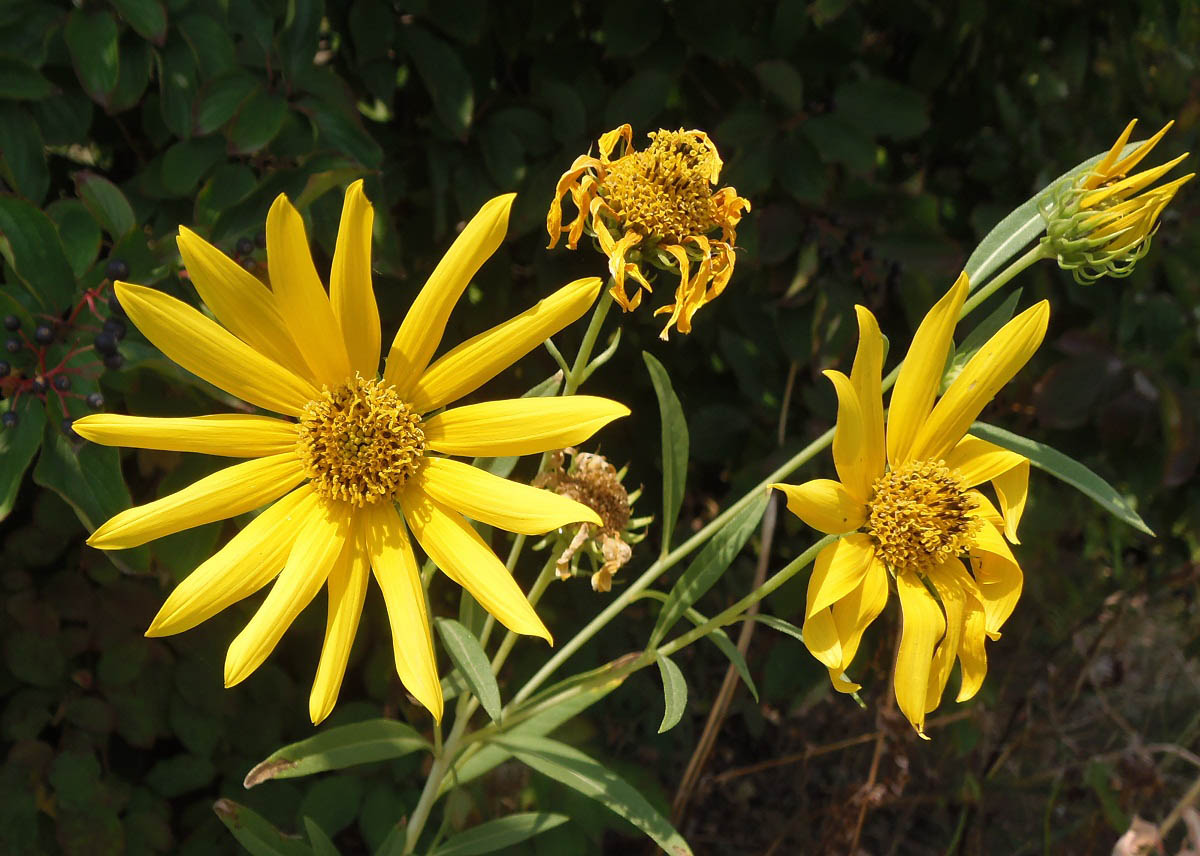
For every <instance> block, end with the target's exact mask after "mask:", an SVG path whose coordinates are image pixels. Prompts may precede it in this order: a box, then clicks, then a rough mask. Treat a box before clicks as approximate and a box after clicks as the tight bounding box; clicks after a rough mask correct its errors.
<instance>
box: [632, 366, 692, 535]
mask: <svg viewBox="0 0 1200 856" xmlns="http://www.w3.org/2000/svg"><path fill="white" fill-rule="evenodd" d="M642 359H644V360H645V361H646V368H647V369H649V370H650V381H651V383H653V384H654V394H655V395H656V396H658V412H659V416H660V418H661V420H662V468H663V519H662V527H661V531H662V551H663V553H666V552H667V550H668V549H670V546H671V533H672V532H673V531H674V529H675V520H676V519H677V518H678V517H679V506H680V505H682V504H683V486H684V483H685V481H686V480H687V461H688V428H687V420H686V419H685V418H684V416H683V408H682V407H681V406H680V405H679V398H678V397H677V396H676V395H675V390H674V389H672V388H671V378H670V377H669V376H668V375H667V370H666V369H665V368H663V364H662V363H660V362H659V361H658V360H657V359H655V358H654V357H653V356H651V355H650V354H649V353H648V352H646V351H643V352H642Z"/></svg>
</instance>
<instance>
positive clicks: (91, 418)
mask: <svg viewBox="0 0 1200 856" xmlns="http://www.w3.org/2000/svg"><path fill="white" fill-rule="evenodd" d="M71 427H72V428H74V429H75V431H76V433H78V434H79V435H80V436H81V437H84V438H86V439H88V440H91V441H92V442H93V443H99V444H100V445H102V446H129V447H131V448H134V449H161V450H163V451H166V452H200V453H201V454H205V455H224V456H226V457H230V458H260V457H264V456H266V455H279V454H282V453H284V452H290V451H292V450H293V449H295V448H296V424H295V423H294V422H285V421H284V420H282V419H273V418H271V417H270V416H247V415H243V414H237V413H218V414H212V415H209V416H186V417H181V418H156V417H150V416H123V415H121V414H119V413H91V414H89V415H87V416H84V417H83V418H81V419H76V420H75V421H74V422H73V423H71Z"/></svg>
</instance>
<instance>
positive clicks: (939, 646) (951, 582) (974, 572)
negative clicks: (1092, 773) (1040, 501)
mask: <svg viewBox="0 0 1200 856" xmlns="http://www.w3.org/2000/svg"><path fill="white" fill-rule="evenodd" d="M967 291H968V285H967V278H966V275H965V274H963V275H962V276H960V277H959V279H958V282H956V283H955V284H954V287H953V288H951V289H950V291H949V292H948V293H947V294H946V295H945V296H944V297H943V298H942V299H941V300H940V301H938V303H937V304H936V305H935V306H934V307H933V308H932V309H931V310H930V311H929V314H928V315H926V316H925V319H924V320H923V321H922V322H921V325H920V327H919V328H918V329H917V333H916V336H915V337H914V338H913V342H912V347H911V348H910V349H909V352H908V358H907V359H906V360H905V361H904V365H903V366H902V368H901V369H900V374H899V377H898V378H897V380H896V387H895V389H894V391H893V392H892V400H891V408H890V410H889V412H888V416H887V421H886V423H885V421H884V413H883V399H882V393H881V370H882V364H883V337H882V335H881V334H880V332H879V325H878V324H877V323H876V321H875V317H874V316H873V315H872V314H871V313H870V312H869V311H867V310H866V309H865V308H863V307H861V306H859V307H857V312H858V328H859V341H858V351H857V353H856V354H855V357H854V366H853V368H852V370H851V373H850V377H846V376H845V375H844V374H842V373H841V372H837V371H827V372H826V373H825V375H826V377H828V378H829V379H830V380H831V381H832V382H833V385H834V388H835V390H836V391H837V397H838V418H837V431H836V434H835V435H834V440H833V461H834V465H835V466H836V468H837V473H838V477H839V479H840V481H832V480H830V479H816V480H814V481H810V482H806V483H805V484H802V485H798V486H797V485H783V484H780V485H775V487H777V488H779V489H780V490H782V491H783V492H784V493H785V494H786V496H787V503H788V509H789V510H790V511H792V512H793V513H794V514H796V515H797V516H798V517H800V519H801V520H803V521H804V522H805V523H807V524H808V525H809V526H812V527H813V528H815V529H818V530H820V531H821V532H825V533H828V534H831V535H840V536H842V537H840V538H839V539H838V540H836V541H834V542H833V543H832V544H830V545H829V546H827V547H825V549H823V550H822V551H821V553H820V554H819V555H818V556H817V561H816V565H815V566H814V568H813V575H812V578H811V580H810V581H809V584H808V600H807V606H806V609H805V617H804V643H805V645H807V646H808V649H809V651H811V652H812V654H813V656H815V657H816V658H817V659H818V660H820V661H821V662H822V663H823V664H824V665H825V666H826V667H827V668H828V669H829V674H830V678H831V679H832V681H833V686H834V687H835V688H836V689H838V690H841V691H842V692H853V691H855V690H857V689H858V688H859V687H858V684H855V683H853V682H851V681H850V680H849V679H848V678H847V677H846V674H845V672H846V669H847V668H849V666H850V663H851V661H852V660H853V659H854V655H855V653H856V652H857V651H858V646H859V643H860V642H861V641H862V636H863V633H864V631H866V629H867V627H868V626H869V625H870V624H871V622H872V621H874V620H875V618H876V617H877V616H878V615H879V613H880V612H882V611H883V608H884V606H885V605H886V603H887V600H888V590H889V587H890V585H894V586H895V589H896V593H897V595H898V596H899V599H900V609H901V613H902V630H901V635H900V647H899V651H898V652H897V657H896V668H895V676H894V685H895V690H896V703H897V705H898V706H899V708H900V710H901V711H902V712H903V713H904V715H905V716H906V717H908V720H909V721H910V722H911V723H912V724H913V727H914V728H915V729H916V730H917V732H918V733H920V734H921V735H922V736H924V730H925V715H926V714H927V713H928V712H930V711H932V710H933V709H934V708H936V707H937V706H938V703H939V701H940V700H941V696H942V692H943V690H944V689H945V687H946V682H947V680H948V679H949V677H950V672H951V670H952V668H953V667H954V662H955V660H956V659H957V660H958V662H959V663H960V664H961V666H962V684H961V688H960V690H959V693H958V700H959V701H965V700H966V699H969V698H971V697H972V696H974V695H975V693H976V692H977V691H978V690H979V687H980V686H981V685H982V683H983V678H984V675H985V674H986V672H987V658H986V654H985V652H984V639H985V638H991V639H998V638H999V636H1000V627H1001V626H1002V625H1003V624H1004V622H1005V620H1006V619H1007V618H1008V616H1009V615H1010V614H1011V613H1012V611H1013V607H1015V606H1016V603H1017V599H1018V598H1019V597H1020V594H1021V583H1022V574H1021V568H1020V566H1019V565H1018V564H1017V560H1016V559H1015V558H1014V557H1013V554H1012V551H1011V550H1010V549H1009V548H1008V545H1007V544H1006V543H1005V538H1007V539H1008V540H1009V541H1011V542H1012V543H1014V544H1015V543H1017V523H1018V522H1019V521H1020V518H1021V512H1022V511H1023V510H1024V507H1025V496H1026V491H1027V488H1028V483H1029V461H1028V459H1026V458H1024V457H1022V456H1021V455H1018V454H1016V453H1015V452H1010V451H1008V450H1007V449H1002V448H1000V447H999V446H996V445H993V444H992V443H988V442H986V441H984V440H981V439H979V438H977V437H972V436H971V435H970V434H967V429H968V428H970V426H971V423H972V422H974V421H975V419H976V417H977V416H978V415H979V413H980V411H982V410H983V408H984V406H985V405H986V404H987V403H988V402H989V401H991V399H992V398H993V397H994V396H995V394H996V393H997V392H998V391H999V390H1000V388H1001V387H1002V386H1004V384H1005V383H1007V382H1008V381H1009V379H1011V378H1012V376H1013V375H1014V374H1016V372H1017V371H1018V370H1019V369H1020V368H1021V367H1022V366H1023V365H1025V363H1026V362H1027V361H1028V360H1029V358H1030V357H1031V356H1032V355H1033V353H1034V351H1036V350H1037V348H1038V346H1039V345H1040V344H1041V341H1042V337H1043V336H1044V335H1045V333H1046V324H1047V322H1048V321H1049V318H1050V308H1049V305H1048V304H1047V303H1046V301H1042V302H1041V303H1039V304H1037V305H1036V306H1033V307H1032V308H1030V309H1028V310H1026V311H1025V312H1023V313H1021V314H1020V315H1018V316H1017V317H1016V318H1014V319H1012V320H1011V321H1010V322H1009V323H1008V324H1006V325H1005V326H1004V327H1003V328H1001V329H1000V330H999V331H998V332H997V333H996V334H995V335H994V336H993V337H992V338H991V339H990V340H988V342H987V343H986V344H985V345H984V346H983V347H982V348H980V349H979V351H978V352H977V353H976V354H975V355H974V356H973V357H972V358H971V359H970V360H969V361H968V362H967V364H966V365H965V366H964V367H963V369H962V372H961V374H959V376H958V377H957V378H956V379H955V380H954V381H953V383H951V384H950V386H949V388H948V389H947V390H946V392H945V394H944V395H942V397H941V399H940V400H937V401H936V403H935V399H936V398H937V391H938V387H939V385H940V384H941V380H942V371H943V368H944V367H945V364H946V357H947V355H948V354H949V351H950V346H951V343H952V338H953V334H954V326H955V324H956V323H957V321H958V316H959V312H960V310H961V309H962V305H963V301H964V300H965V298H966V296H967ZM988 481H990V482H991V483H992V487H993V488H994V489H995V492H996V498H997V500H998V501H999V510H997V508H996V506H995V505H993V504H992V502H991V500H990V499H988V497H987V496H985V495H984V494H983V493H982V492H981V491H980V490H979V487H980V486H981V485H983V484H984V483H985V482H988Z"/></svg>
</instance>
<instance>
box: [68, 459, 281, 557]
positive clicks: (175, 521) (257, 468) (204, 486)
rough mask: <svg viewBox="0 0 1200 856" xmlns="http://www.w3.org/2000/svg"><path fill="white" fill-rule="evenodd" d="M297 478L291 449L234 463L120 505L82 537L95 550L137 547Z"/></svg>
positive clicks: (271, 495)
mask: <svg viewBox="0 0 1200 856" xmlns="http://www.w3.org/2000/svg"><path fill="white" fill-rule="evenodd" d="M303 480H304V468H303V466H301V464H300V460H299V458H297V457H296V455H295V453H294V452H288V453H286V454H282V455H272V456H270V457H269V458H255V459H253V460H250V461H245V462H243V463H240V464H234V465H233V466H231V467H226V468H225V469H223V470H220V471H218V472H215V473H213V474H212V475H211V476H206V477H204V478H202V479H200V481H198V482H195V483H194V484H191V485H189V486H188V487H185V488H184V489H183V490H180V491H176V492H175V493H172V494H170V495H169V496H164V497H163V498H162V499H156V500H154V502H148V503H146V504H145V505H138V506H135V507H133V508H128V509H126V510H125V511H122V512H121V513H120V514H118V515H116V516H115V517H112V518H111V519H109V520H108V522H106V523H104V524H103V525H101V527H100V528H99V529H97V530H96V531H95V532H93V533H92V537H90V538H88V540H87V542H88V544H89V545H91V546H92V547H95V548H97V549H99V550H122V549H125V548H126V547H137V546H138V545H140V544H145V543H146V542H147V541H153V540H154V539H155V538H161V537H162V536H164V535H170V534H171V533H172V532H179V531H181V530H184V529H190V528H192V527H193V526H200V525H201V524H203V523H212V522H213V521H214V520H225V519H226V518H229V517H235V516H237V515H238V514H241V513H243V512H245V511H253V510H254V509H256V508H260V507H261V506H263V505H266V504H267V503H268V502H270V501H271V500H273V499H278V498H279V497H280V496H283V494H285V493H287V492H288V491H289V490H291V489H292V488H294V487H295V486H296V485H298V484H299V483H300V482H301V481H303Z"/></svg>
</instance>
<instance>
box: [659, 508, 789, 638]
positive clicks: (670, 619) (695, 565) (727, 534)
mask: <svg viewBox="0 0 1200 856" xmlns="http://www.w3.org/2000/svg"><path fill="white" fill-rule="evenodd" d="M770 499H771V497H770V495H769V494H768V492H767V491H763V492H762V493H760V494H759V495H757V496H755V497H754V498H753V499H751V500H750V501H749V502H748V503H746V505H745V506H744V507H743V508H742V509H741V510H740V511H738V513H737V514H735V515H734V516H733V517H732V518H730V520H729V522H728V523H726V524H725V525H724V526H722V527H721V529H720V530H718V532H717V534H716V535H714V536H713V537H712V538H711V539H709V542H708V543H707V544H705V545H704V549H703V550H701V551H700V554H699V555H698V556H696V558H695V559H693V560H692V563H691V564H690V565H688V569H687V570H686V571H684V572H683V574H682V575H681V576H680V577H679V579H678V580H676V581H675V585H674V586H672V587H671V591H670V594H668V595H667V602H666V603H665V604H664V605H663V608H662V612H660V613H659V614H658V621H657V622H656V623H655V625H654V631H653V632H652V633H651V634H650V644H651V645H652V646H653V645H657V644H658V642H660V641H661V640H662V638H663V636H665V635H666V633H667V631H668V630H670V629H671V627H672V626H673V625H674V624H675V622H676V621H678V620H679V617H680V616H681V615H683V613H684V612H685V611H686V610H687V608H688V607H689V606H691V605H692V604H693V603H695V602H696V601H697V600H699V599H700V598H701V597H702V596H703V595H704V593H705V592H707V591H708V590H709V589H710V588H712V587H713V585H714V584H715V583H716V581H717V580H718V579H719V578H720V576H721V574H723V573H725V571H726V569H727V568H728V567H729V566H730V565H731V564H732V563H733V560H734V558H735V557H736V556H737V554H738V553H740V552H741V550H742V547H744V546H745V544H746V542H747V541H749V540H750V536H751V535H753V534H754V530H755V529H756V528H757V527H758V521H759V519H760V518H761V517H762V516H763V512H764V511H766V509H767V503H768V502H769V501H770Z"/></svg>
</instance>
